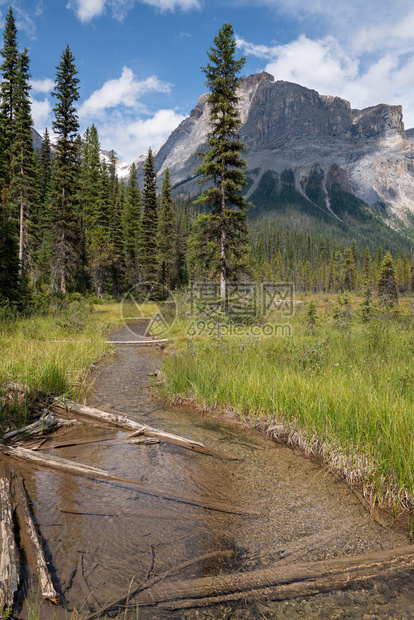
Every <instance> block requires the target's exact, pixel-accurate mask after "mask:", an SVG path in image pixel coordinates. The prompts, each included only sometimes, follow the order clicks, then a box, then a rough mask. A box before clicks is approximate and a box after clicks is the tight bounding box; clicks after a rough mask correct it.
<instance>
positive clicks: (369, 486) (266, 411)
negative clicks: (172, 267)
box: [163, 296, 414, 510]
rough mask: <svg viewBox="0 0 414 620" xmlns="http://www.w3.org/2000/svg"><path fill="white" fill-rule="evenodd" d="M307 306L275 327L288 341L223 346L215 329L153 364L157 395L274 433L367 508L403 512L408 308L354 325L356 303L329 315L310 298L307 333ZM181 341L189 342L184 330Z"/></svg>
mask: <svg viewBox="0 0 414 620" xmlns="http://www.w3.org/2000/svg"><path fill="white" fill-rule="evenodd" d="M309 301H310V299H309V298H307V299H305V300H304V301H303V303H302V304H301V305H298V307H297V310H296V311H295V314H294V316H293V317H291V318H289V319H285V321H286V323H287V324H289V325H290V328H291V335H290V336H288V335H283V336H282V335H280V334H281V331H280V330H278V331H277V332H276V335H269V336H265V335H263V333H262V334H259V335H254V334H252V333H246V334H245V335H240V336H236V335H231V336H226V335H223V334H225V332H226V331H229V330H227V329H226V328H225V329H223V330H221V329H218V330H216V331H214V329H212V330H211V331H210V333H209V334H208V335H207V334H203V333H201V335H199V336H194V337H190V338H188V339H186V340H182V341H180V340H178V341H176V343H175V344H174V345H173V351H171V353H173V354H170V355H167V356H166V358H165V361H164V364H163V371H164V373H165V376H166V387H165V394H166V396H167V397H168V398H169V399H171V400H176V401H179V400H180V399H190V400H193V401H196V402H197V403H198V404H199V405H200V406H201V407H204V408H206V409H209V410H218V411H229V410H231V411H232V412H233V413H234V414H235V415H236V416H237V417H238V418H239V419H240V420H246V419H248V420H249V423H251V424H254V425H256V426H262V428H263V429H266V428H267V429H274V430H275V434H276V435H277V434H278V433H279V435H280V436H282V437H283V438H284V440H285V441H288V443H289V442H291V443H296V444H297V445H300V446H301V447H302V448H303V449H305V451H307V452H308V453H311V454H312V453H313V454H316V455H318V456H321V457H322V458H323V459H324V461H325V462H327V463H328V465H329V466H331V467H333V468H336V469H338V470H340V471H341V472H342V473H343V474H344V475H345V476H346V477H347V479H348V480H349V481H350V482H355V481H356V482H360V483H361V482H362V483H363V484H364V489H365V492H366V494H368V495H369V497H370V500H371V501H378V502H380V503H381V504H382V505H388V506H392V507H393V508H395V509H396V510H397V509H398V508H399V507H404V508H411V507H412V501H413V499H414V465H413V464H414V330H413V320H414V317H413V313H412V311H411V310H410V302H411V300H410V299H405V300H401V301H400V305H399V308H398V309H397V310H394V311H392V312H389V311H381V310H380V309H379V308H377V309H375V310H374V311H373V315H372V317H371V319H370V320H369V321H368V322H363V321H362V317H361V311H360V309H359V308H360V303H361V301H362V300H358V299H355V298H352V300H351V302H352V303H351V304H350V306H349V308H348V311H347V312H345V310H344V308H343V307H342V308H340V309H339V311H338V309H337V304H336V301H335V299H334V298H333V297H331V298H327V297H326V296H323V297H321V298H317V297H314V298H313V301H314V302H315V304H316V307H317V321H316V324H315V325H313V326H312V325H310V322H309V316H308V308H309ZM270 320H272V317H270ZM273 321H277V316H274V317H273ZM181 329H182V330H183V331H185V329H186V326H185V324H184V323H182V324H181ZM176 330H177V326H176ZM268 330H269V331H270V328H268ZM187 331H188V332H189V333H193V332H192V331H191V330H189V329H188V323H187ZM193 331H194V330H193ZM199 332H201V330H199ZM286 333H288V332H286V330H285V334H286Z"/></svg>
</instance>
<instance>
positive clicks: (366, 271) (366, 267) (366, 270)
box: [362, 247, 371, 282]
mask: <svg viewBox="0 0 414 620" xmlns="http://www.w3.org/2000/svg"><path fill="white" fill-rule="evenodd" d="M362 273H363V275H364V279H365V282H369V281H370V279H371V254H370V252H369V249H368V247H366V248H365V253H364V264H363V266H362Z"/></svg>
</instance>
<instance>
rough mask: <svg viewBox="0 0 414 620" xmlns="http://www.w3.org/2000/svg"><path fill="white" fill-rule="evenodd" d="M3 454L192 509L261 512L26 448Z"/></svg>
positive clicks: (5, 448)
mask: <svg viewBox="0 0 414 620" xmlns="http://www.w3.org/2000/svg"><path fill="white" fill-rule="evenodd" d="M0 451H1V452H3V454H5V455H6V456H8V457H10V458H12V459H17V460H19V461H26V462H28V463H31V465H32V467H35V468H36V467H38V468H40V469H44V468H46V469H54V470H56V471H60V472H62V473H67V474H72V475H75V476H84V477H86V478H91V479H95V480H96V479H98V480H99V479H100V480H108V481H109V482H121V483H124V484H132V485H134V486H137V487H139V489H140V492H141V493H143V494H144V495H151V496H153V497H158V498H159V499H167V500H170V501H174V502H180V503H183V504H189V505H190V506H200V507H202V508H207V509H208V510H214V511H218V512H225V513H228V514H238V515H249V516H257V515H258V513H255V512H254V511H247V510H244V509H243V508H239V507H238V506H234V505H233V504H230V503H228V502H224V501H221V500H216V499H210V498H208V497H202V496H197V497H194V496H192V495H186V494H185V493H180V494H178V493H174V492H172V491H169V490H168V489H163V488H162V487H155V486H153V485H152V484H150V483H149V482H143V481H141V480H134V479H132V478H125V477H124V476H117V475H115V474H111V473H109V472H107V471H105V470H104V469H99V468H97V467H91V466H90V465H83V464H80V463H75V462H73V461H70V460H67V459H62V458H60V457H58V456H52V455H50V454H39V453H38V452H34V451H33V450H26V449H25V448H20V447H16V448H12V447H11V446H3V445H0Z"/></svg>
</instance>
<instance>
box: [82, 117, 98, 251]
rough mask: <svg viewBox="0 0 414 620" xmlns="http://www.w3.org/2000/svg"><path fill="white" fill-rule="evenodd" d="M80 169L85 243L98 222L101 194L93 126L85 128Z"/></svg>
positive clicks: (95, 135)
mask: <svg viewBox="0 0 414 620" xmlns="http://www.w3.org/2000/svg"><path fill="white" fill-rule="evenodd" d="M81 148H82V159H81V167H80V188H79V189H80V197H79V198H80V202H81V205H82V222H83V226H84V230H85V233H86V240H87V243H88V242H89V240H90V238H91V235H92V234H93V230H94V228H95V227H96V226H98V225H99V224H102V222H101V221H100V215H99V212H100V208H101V205H100V202H101V193H102V184H101V160H100V143H99V136H98V132H97V130H96V127H95V125H92V126H91V127H87V128H86V130H85V133H84V136H83V140H82V147H81Z"/></svg>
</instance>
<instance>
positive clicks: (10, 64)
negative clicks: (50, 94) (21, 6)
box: [0, 7, 19, 186]
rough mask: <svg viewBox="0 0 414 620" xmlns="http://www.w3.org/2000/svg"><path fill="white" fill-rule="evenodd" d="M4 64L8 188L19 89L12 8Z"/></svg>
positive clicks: (1, 115)
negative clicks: (17, 91) (17, 90)
mask: <svg viewBox="0 0 414 620" xmlns="http://www.w3.org/2000/svg"><path fill="white" fill-rule="evenodd" d="M0 53H1V56H2V57H3V62H2V64H1V65H0V70H1V76H2V80H1V85H0V94H1V104H0V119H1V123H0V125H1V129H2V136H1V138H2V140H1V142H2V144H1V146H2V152H1V155H0V158H1V161H0V164H1V174H2V178H3V179H5V181H6V186H8V185H9V183H10V174H11V171H10V166H11V159H12V144H13V139H14V120H15V114H16V104H17V102H16V89H17V80H18V77H17V73H18V62H19V50H18V46H17V28H16V24H15V20H14V16H13V11H12V8H11V7H10V8H9V12H8V14H7V17H6V24H5V27H4V31H3V47H2V49H1V52H0Z"/></svg>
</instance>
